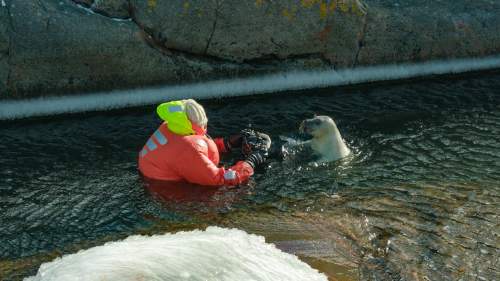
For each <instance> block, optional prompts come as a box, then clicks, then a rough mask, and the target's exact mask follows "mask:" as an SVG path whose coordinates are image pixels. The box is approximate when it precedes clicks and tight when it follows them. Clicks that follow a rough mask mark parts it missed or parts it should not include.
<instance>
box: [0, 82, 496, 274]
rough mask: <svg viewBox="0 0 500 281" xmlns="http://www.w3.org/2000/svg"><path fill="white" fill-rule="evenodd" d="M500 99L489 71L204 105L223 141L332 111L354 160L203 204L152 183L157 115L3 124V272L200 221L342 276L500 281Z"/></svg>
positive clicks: (295, 170) (291, 128) (289, 168)
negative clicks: (141, 169)
mask: <svg viewBox="0 0 500 281" xmlns="http://www.w3.org/2000/svg"><path fill="white" fill-rule="evenodd" d="M499 88H500V75H499V74H498V73H488V74H480V75H475V76H470V77H467V78H461V79H450V78H439V79H437V78H436V79H432V80H421V81H415V82H405V83H402V84H392V85H375V86H369V87H353V88H338V89H321V90H313V91H304V92H300V93H293V94H287V93H280V94H276V95H270V96H267V97H248V98H239V99H223V100H213V101H209V102H205V104H206V108H207V112H208V115H209V119H210V122H209V123H210V124H209V125H210V127H209V132H210V133H211V134H212V135H214V136H216V135H224V134H229V133H231V132H236V131H238V130H239V129H240V128H241V127H242V126H245V125H246V124H248V123H252V124H253V126H254V128H256V129H261V130H264V131H266V132H269V133H271V135H273V136H274V137H277V136H280V135H281V136H285V137H292V138H295V137H297V128H298V124H299V123H300V121H301V120H302V119H304V118H306V117H310V116H311V115H312V114H313V113H319V114H325V115H330V116H332V117H334V119H335V121H336V123H337V125H338V127H339V129H340V131H341V133H342V135H343V137H344V138H345V139H346V140H347V142H348V144H349V146H350V148H351V149H352V150H353V152H354V153H353V156H351V157H350V158H349V159H347V160H345V161H340V162H337V163H329V164H321V165H317V164H314V163H307V162H305V161H302V159H301V158H300V157H295V158H293V159H288V160H285V161H278V160H272V161H271V162H270V164H269V167H268V168H267V169H265V170H264V171H260V172H259V173H258V174H257V175H256V176H255V177H254V179H253V181H252V182H251V183H250V184H249V185H248V186H245V187H242V188H237V189H227V188H222V189H203V191H200V192H196V191H195V190H196V188H194V187H186V189H179V188H178V189H175V188H174V189H169V191H168V192H165V191H164V190H162V189H161V188H159V187H158V186H157V187H154V186H153V187H151V186H146V187H145V186H144V185H143V183H142V181H141V179H140V178H139V176H138V174H137V171H136V157H137V151H138V150H139V149H140V147H141V146H142V145H143V142H144V141H145V140H146V139H147V138H148V137H149V134H150V133H151V132H152V131H154V129H156V126H157V125H158V122H159V121H158V120H157V119H156V117H155V116H154V108H153V107H148V108H145V109H138V110H131V111H127V112H110V113H102V114H88V115H79V116H70V117H67V118H54V119H51V120H39V121H37V120H34V121H23V122H16V123H2V129H1V130H0V151H2V153H3V155H2V157H1V158H0V165H1V169H0V194H1V196H0V201H1V202H0V219H1V222H2V223H1V225H0V237H2V243H0V260H3V261H2V262H0V268H2V267H16V266H17V267H21V264H22V265H23V266H22V268H23V270H18V271H17V272H20V273H19V274H18V275H17V276H18V277H19V276H27V275H30V274H33V273H34V272H35V271H36V269H37V268H38V266H39V264H40V263H41V262H40V261H38V262H37V261H33V262H29V263H28V262H26V261H27V260H30V258H31V257H33V256H36V257H43V256H45V255H49V253H53V252H54V251H60V252H64V253H67V252H71V251H72V249H71V246H72V245H78V244H85V241H100V240H103V239H104V240H109V239H111V240H114V238H113V237H123V236H126V235H131V234H135V233H138V232H144V231H148V229H149V230H151V231H153V232H164V231H169V230H172V229H174V228H175V227H176V226H178V225H182V224H185V223H186V222H191V223H192V224H193V227H195V226H196V225H214V224H216V225H222V226H228V227H238V228H240V229H243V230H246V231H248V232H251V233H257V234H260V235H263V236H264V237H266V239H267V240H268V241H272V242H275V243H276V245H277V247H279V248H280V249H282V250H284V251H286V252H290V253H294V254H296V255H297V256H299V257H300V258H302V259H303V260H304V261H306V262H308V263H310V264H311V265H313V266H315V267H316V268H319V269H321V270H322V271H324V272H325V273H327V274H328V275H329V276H330V278H331V279H332V280H358V279H361V280H499V279H500V273H499V271H498V269H497V268H498V267H499V266H498V265H499V264H500V263H499V251H500V250H499V249H500V246H499V244H500V241H499V234H500V230H499V227H498V221H499V220H498V215H499V211H498V206H499V205H500V204H499V203H500V198H499V194H500V193H499V191H500V186H499V182H500V138H499V137H498V136H499V135H500V94H499V92H498V89H499ZM242 124H243V125H242ZM226 161H227V162H230V161H231V159H226ZM185 190H192V191H193V192H189V193H187V194H186V193H185V192H183V191H185ZM104 237H109V238H104ZM35 260H37V259H35ZM40 260H43V258H40ZM31 261H32V260H31ZM11 272H12V271H11ZM9 274H14V273H9ZM9 276H16V274H14V275H9ZM12 278H13V277H12Z"/></svg>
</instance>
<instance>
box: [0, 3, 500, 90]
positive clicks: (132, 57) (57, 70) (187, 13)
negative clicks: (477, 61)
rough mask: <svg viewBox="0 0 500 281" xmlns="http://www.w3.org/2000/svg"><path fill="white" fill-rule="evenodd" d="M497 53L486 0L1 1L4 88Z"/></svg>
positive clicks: (498, 22)
mask: <svg viewBox="0 0 500 281" xmlns="http://www.w3.org/2000/svg"><path fill="white" fill-rule="evenodd" d="M497 53H500V1H492V0H474V1H472V0H455V1H436V0H408V1H390V0H280V1H276V0H244V1H242V0H176V1H161V0H32V1H27V0H0V99H10V98H23V97H32V96H47V95H52V94H60V93H66V94H67V93H72V92H83V91H95V90H107V89H120V88H130V87H141V86H147V85H155V84H179V83H187V82H192V81H201V80H206V79H215V78H222V77H224V78H226V77H237V76H238V77H241V76H245V75H250V74H256V73H268V72H275V71H282V70H290V69H318V68H345V67H355V66H358V65H372V64H388V63H398V62H416V61H425V60H431V59H443V58H455V57H475V56H485V55H491V54H497Z"/></svg>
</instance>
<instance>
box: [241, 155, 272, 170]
mask: <svg viewBox="0 0 500 281" xmlns="http://www.w3.org/2000/svg"><path fill="white" fill-rule="evenodd" d="M266 159H267V156H266V155H264V154H263V153H261V152H259V151H256V152H252V153H251V154H250V155H248V157H247V158H246V159H245V162H247V163H248V164H250V166H252V168H253V169H255V167H258V166H260V165H262V164H263V163H264V162H266Z"/></svg>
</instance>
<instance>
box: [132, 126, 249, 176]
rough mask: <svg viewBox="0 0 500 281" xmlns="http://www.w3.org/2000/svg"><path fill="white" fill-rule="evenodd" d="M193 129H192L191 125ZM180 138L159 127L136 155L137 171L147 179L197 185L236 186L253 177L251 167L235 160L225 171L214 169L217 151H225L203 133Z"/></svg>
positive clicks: (222, 145) (217, 163)
mask: <svg viewBox="0 0 500 281" xmlns="http://www.w3.org/2000/svg"><path fill="white" fill-rule="evenodd" d="M193 127H194V126H193ZM195 132H196V134H194V135H187V136H181V135H177V134H175V133H173V132H171V131H170V130H169V129H168V127H167V124H166V123H163V124H161V125H160V127H159V128H158V130H156V131H155V132H154V133H153V135H152V136H151V137H150V138H149V139H148V141H147V142H146V144H145V145H144V147H143V148H142V150H141V152H140V153H139V170H140V171H141V173H142V174H143V175H144V176H145V177H146V178H150V179H155V180H165V181H187V182H191V183H196V184H200V185H211V186H222V185H238V184H240V183H242V182H245V181H246V180H248V178H249V177H250V176H251V175H253V168H252V166H250V164H248V163H247V162H245V161H239V162H238V163H236V164H235V165H234V166H232V167H231V168H229V169H225V168H224V167H218V165H219V150H220V151H221V152H225V151H226V148H225V146H224V141H223V140H222V139H215V141H214V140H212V139H211V138H209V137H207V136H206V135H205V131H204V130H203V129H201V130H200V128H196V130H195Z"/></svg>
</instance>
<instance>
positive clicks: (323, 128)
mask: <svg viewBox="0 0 500 281" xmlns="http://www.w3.org/2000/svg"><path fill="white" fill-rule="evenodd" d="M332 128H335V122H333V120H332V118H330V117H328V116H324V115H322V116H314V117H313V118H310V119H306V120H304V121H302V123H301V124H300V128H299V130H300V132H302V133H306V134H309V135H311V136H313V137H314V138H319V137H322V136H324V135H325V134H331V133H332V132H333V130H332Z"/></svg>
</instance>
